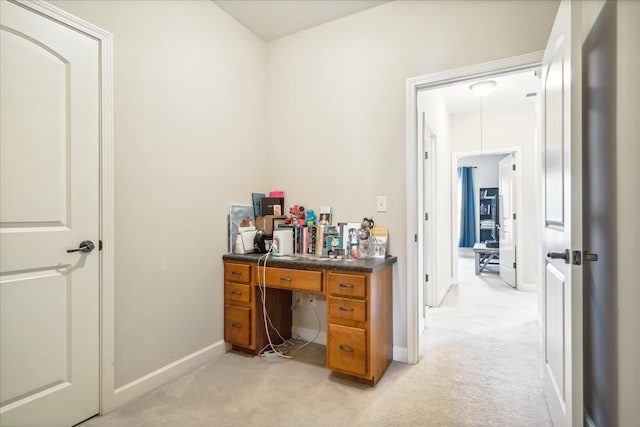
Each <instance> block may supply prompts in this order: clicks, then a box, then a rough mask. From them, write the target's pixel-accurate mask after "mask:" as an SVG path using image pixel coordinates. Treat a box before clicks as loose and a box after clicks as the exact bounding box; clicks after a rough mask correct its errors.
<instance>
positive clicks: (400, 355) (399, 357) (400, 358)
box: [393, 346, 409, 363]
mask: <svg viewBox="0 0 640 427" xmlns="http://www.w3.org/2000/svg"><path fill="white" fill-rule="evenodd" d="M393 360H395V361H396V362H402V363H408V362H409V352H408V351H407V347H396V346H393Z"/></svg>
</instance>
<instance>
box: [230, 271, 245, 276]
mask: <svg viewBox="0 0 640 427" xmlns="http://www.w3.org/2000/svg"><path fill="white" fill-rule="evenodd" d="M231 275H233V276H242V271H236V270H234V271H232V272H231Z"/></svg>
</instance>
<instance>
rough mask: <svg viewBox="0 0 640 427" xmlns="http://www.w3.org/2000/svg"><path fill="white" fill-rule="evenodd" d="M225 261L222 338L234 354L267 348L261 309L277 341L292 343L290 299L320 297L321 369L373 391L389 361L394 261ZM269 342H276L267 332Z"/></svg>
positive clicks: (250, 258)
mask: <svg viewBox="0 0 640 427" xmlns="http://www.w3.org/2000/svg"><path fill="white" fill-rule="evenodd" d="M259 257H260V256H259V255H258V254H247V255H238V254H227V255H224V256H223V262H224V296H225V298H224V299H225V305H224V339H225V341H226V342H229V343H231V344H233V348H234V349H236V350H240V351H244V352H249V353H253V354H257V353H258V352H259V351H260V350H261V349H262V348H263V347H264V346H265V345H266V344H267V343H268V339H267V331H266V328H265V325H264V321H263V307H262V299H261V295H262V294H261V290H260V289H259V286H262V285H264V287H265V289H266V310H267V312H268V313H269V317H270V318H271V321H272V323H273V326H274V327H275V328H277V329H278V330H279V331H280V332H281V333H282V334H283V336H284V338H287V339H288V338H290V337H291V318H292V313H291V305H292V304H291V292H292V291H300V292H307V293H315V294H320V295H325V296H326V297H327V324H326V328H327V329H326V330H327V367H328V368H329V369H331V370H333V371H336V372H340V373H342V374H347V375H351V376H354V377H358V378H361V379H364V380H365V381H367V382H369V383H371V384H376V383H377V382H378V381H379V380H380V377H382V374H383V373H384V372H385V370H386V369H387V366H389V363H391V360H392V357H393V310H392V309H393V292H392V287H393V286H392V267H393V264H394V263H396V262H397V258H396V257H387V258H385V259H366V260H354V261H349V260H329V259H320V258H309V257H280V258H271V257H270V258H269V259H268V261H267V267H266V269H265V268H264V267H263V264H262V262H261V263H260V266H258V264H257V262H258V258H259ZM269 334H270V336H271V338H272V341H273V337H274V336H275V337H277V334H276V333H275V331H273V330H272V328H270V329H269Z"/></svg>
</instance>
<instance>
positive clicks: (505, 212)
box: [498, 154, 516, 288]
mask: <svg viewBox="0 0 640 427" xmlns="http://www.w3.org/2000/svg"><path fill="white" fill-rule="evenodd" d="M513 164H514V163H513V154H510V155H508V156H506V157H505V158H504V159H502V160H500V163H499V165H498V182H499V183H500V185H499V186H498V213H499V215H500V238H499V240H500V277H501V278H502V280H504V281H505V282H507V283H508V284H509V285H510V286H512V287H514V288H515V287H516V267H515V266H516V237H515V229H516V228H515V224H514V222H515V220H514V219H513V206H514V195H513V189H514V183H513V180H514V173H513Z"/></svg>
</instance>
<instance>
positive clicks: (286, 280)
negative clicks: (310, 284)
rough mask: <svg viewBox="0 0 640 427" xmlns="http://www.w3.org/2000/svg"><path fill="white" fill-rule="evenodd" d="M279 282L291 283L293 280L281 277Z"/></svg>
mask: <svg viewBox="0 0 640 427" xmlns="http://www.w3.org/2000/svg"><path fill="white" fill-rule="evenodd" d="M280 280H284V281H285V282H291V281H292V280H293V279H292V278H291V277H281V278H280Z"/></svg>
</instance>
